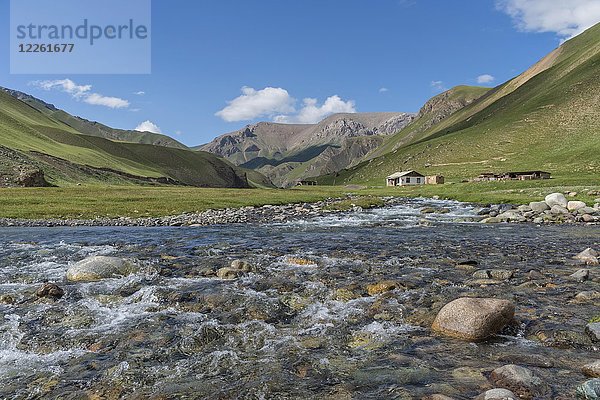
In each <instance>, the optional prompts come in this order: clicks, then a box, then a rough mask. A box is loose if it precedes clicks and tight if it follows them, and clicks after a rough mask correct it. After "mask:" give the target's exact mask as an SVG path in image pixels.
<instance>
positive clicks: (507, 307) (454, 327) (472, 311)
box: [431, 297, 515, 341]
mask: <svg viewBox="0 0 600 400" xmlns="http://www.w3.org/2000/svg"><path fill="white" fill-rule="evenodd" d="M514 315H515V306H514V304H513V303H512V302H510V301H508V300H500V299H486V298H470V297H462V298H459V299H456V300H454V301H452V302H450V303H448V304H446V305H445V306H444V307H442V309H441V310H440V312H439V313H438V315H437V317H436V318H435V320H434V321H433V325H432V327H431V328H432V329H433V330H434V331H436V332H438V333H441V334H443V335H446V336H450V337H454V338H457V339H462V340H467V341H482V340H485V339H488V338H489V337H490V336H492V335H494V334H496V333H498V332H499V331H500V330H502V328H504V327H505V326H506V325H508V324H509V323H510V322H512V321H513V319H514Z"/></svg>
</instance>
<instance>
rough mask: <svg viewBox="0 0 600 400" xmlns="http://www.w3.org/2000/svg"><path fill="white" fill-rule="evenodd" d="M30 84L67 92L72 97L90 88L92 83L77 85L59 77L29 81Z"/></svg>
mask: <svg viewBox="0 0 600 400" xmlns="http://www.w3.org/2000/svg"><path fill="white" fill-rule="evenodd" d="M30 84H32V85H34V86H37V87H39V88H42V89H44V90H52V89H57V90H61V91H63V92H66V93H69V94H70V95H72V96H73V97H76V98H79V97H81V96H83V95H85V94H86V93H88V92H89V91H90V90H92V85H77V84H76V83H75V82H73V81H72V80H70V79H61V80H55V81H35V82H30Z"/></svg>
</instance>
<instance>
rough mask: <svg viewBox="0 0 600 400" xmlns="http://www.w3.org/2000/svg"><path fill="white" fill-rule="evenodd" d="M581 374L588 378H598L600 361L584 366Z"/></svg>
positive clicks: (599, 375) (599, 376)
mask: <svg viewBox="0 0 600 400" xmlns="http://www.w3.org/2000/svg"><path fill="white" fill-rule="evenodd" d="M581 372H583V374H584V375H585V376H589V377H590V378H600V360H596V361H594V362H591V363H589V364H586V365H584V366H583V368H581Z"/></svg>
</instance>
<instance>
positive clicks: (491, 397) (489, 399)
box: [476, 389, 519, 400]
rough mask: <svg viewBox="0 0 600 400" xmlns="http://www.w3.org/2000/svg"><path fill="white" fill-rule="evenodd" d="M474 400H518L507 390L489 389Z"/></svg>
mask: <svg viewBox="0 0 600 400" xmlns="http://www.w3.org/2000/svg"><path fill="white" fill-rule="evenodd" d="M476 400H519V398H518V397H517V396H516V395H515V394H514V393H513V392H511V391H510V390H508V389H491V390H488V391H487V392H485V393H482V394H481V395H479V396H477V398H476Z"/></svg>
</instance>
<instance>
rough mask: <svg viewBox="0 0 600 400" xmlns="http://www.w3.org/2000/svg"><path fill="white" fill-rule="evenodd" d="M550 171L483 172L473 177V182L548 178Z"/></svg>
mask: <svg viewBox="0 0 600 400" xmlns="http://www.w3.org/2000/svg"><path fill="white" fill-rule="evenodd" d="M550 178H551V174H550V172H545V171H525V172H505V173H502V174H496V173H493V172H485V173H483V174H481V175H479V176H478V177H477V178H475V179H473V181H474V182H481V181H510V180H518V181H531V180H535V179H550Z"/></svg>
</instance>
